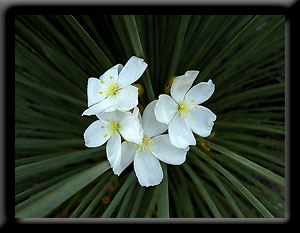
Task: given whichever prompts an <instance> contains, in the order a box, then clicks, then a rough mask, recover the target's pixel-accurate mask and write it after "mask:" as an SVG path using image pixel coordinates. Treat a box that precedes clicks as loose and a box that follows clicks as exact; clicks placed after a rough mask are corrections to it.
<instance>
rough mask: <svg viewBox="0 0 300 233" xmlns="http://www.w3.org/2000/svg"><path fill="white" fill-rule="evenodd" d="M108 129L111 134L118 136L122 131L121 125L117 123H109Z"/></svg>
mask: <svg viewBox="0 0 300 233" xmlns="http://www.w3.org/2000/svg"><path fill="white" fill-rule="evenodd" d="M107 129H108V131H109V132H110V133H111V134H115V135H117V134H118V131H119V130H120V124H119V123H118V122H116V121H114V122H109V123H108V124H107Z"/></svg>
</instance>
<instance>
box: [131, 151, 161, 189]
mask: <svg viewBox="0 0 300 233" xmlns="http://www.w3.org/2000/svg"><path fill="white" fill-rule="evenodd" d="M133 166H134V171H135V174H136V177H137V178H138V181H139V183H140V185H141V186H146V187H148V186H153V185H158V184H159V183H160V182H161V181H162V179H163V171H162V168H161V166H160V163H159V160H158V159H157V158H155V157H154V156H153V155H152V153H151V152H149V151H140V152H139V153H138V154H136V156H135V157H134V162H133Z"/></svg>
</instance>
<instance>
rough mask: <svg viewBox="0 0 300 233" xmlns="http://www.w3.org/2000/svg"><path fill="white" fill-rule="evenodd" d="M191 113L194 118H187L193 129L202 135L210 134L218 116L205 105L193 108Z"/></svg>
mask: <svg viewBox="0 0 300 233" xmlns="http://www.w3.org/2000/svg"><path fill="white" fill-rule="evenodd" d="M189 114H190V115H191V116H192V117H193V119H190V118H189V117H187V118H186V120H187V122H188V124H189V126H190V127H191V129H192V131H193V132H194V133H196V134H198V135H200V136H202V137H207V136H209V135H210V133H211V130H212V127H213V125H214V121H215V120H216V119H217V116H216V115H215V114H214V113H213V112H212V111H210V110H209V109H208V108H205V107H203V106H198V108H193V109H192V110H190V111H189Z"/></svg>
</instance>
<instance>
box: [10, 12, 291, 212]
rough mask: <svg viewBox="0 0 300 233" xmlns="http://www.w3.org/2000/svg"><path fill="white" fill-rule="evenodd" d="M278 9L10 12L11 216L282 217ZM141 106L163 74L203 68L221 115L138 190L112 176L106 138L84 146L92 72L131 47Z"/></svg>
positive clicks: (131, 180)
mask: <svg viewBox="0 0 300 233" xmlns="http://www.w3.org/2000/svg"><path fill="white" fill-rule="evenodd" d="M284 22H285V19H284V17H283V16H245V15H244V16H235V15H231V16H223V15H218V16H209V15H205V16H197V15H193V16H189V15H184V16H174V15H173V16H165V15H161V16H150V15H149V16H146V15H139V16H128V15H127V16H114V15H112V16H85V15H80V16H17V17H16V20H15V24H16V34H15V67H16V74H15V93H16V94H15V100H16V102H15V106H16V107H15V108H16V116H15V117H16V129H15V134H16V138H15V143H16V147H15V148H16V160H15V166H16V168H15V192H16V197H15V204H16V217H21V218H24V217H25V218H26V217H96V218H98V217H117V218H119V217H130V218H133V217H142V218H143V217H187V218H194V217H197V218H210V217H218V218H219V217H230V218H231V217H245V218H260V217H280V218H281V217H284V216H285V197H284V187H285V178H284V177H285V170H284V169H285V153H284V150H285V144H284V135H285V128H284V124H285V122H284V100H285V99H284V93H285V92H284V89H285V80H284V64H285V63H284V36H285V34H284ZM132 55H136V56H138V57H143V58H144V59H145V61H146V62H147V63H148V65H149V66H148V69H147V71H146V72H145V73H144V75H143V76H142V78H141V79H140V80H139V83H140V84H141V85H142V86H143V87H144V89H145V94H144V95H143V96H141V97H140V98H139V102H140V104H141V105H143V106H144V107H145V106H146V105H147V103H149V102H150V101H151V100H153V99H155V98H157V97H158V95H159V94H161V93H164V91H165V90H167V88H166V87H167V85H168V82H169V79H170V78H171V77H172V76H174V75H181V74H184V73H185V72H186V71H187V70H192V69H195V70H200V74H199V75H198V77H197V79H196V82H195V83H198V82H200V81H207V80H208V79H209V78H211V79H212V80H213V82H214V83H215V85H216V91H215V93H214V95H213V96H212V97H211V99H210V100H209V101H207V102H205V103H204V106H206V107H208V108H209V109H211V110H212V111H213V112H214V113H215V114H216V115H217V120H216V122H215V126H214V128H213V134H212V135H211V136H210V137H208V138H201V137H198V136H197V145H196V146H192V147H191V149H190V151H189V152H188V155H187V160H186V162H185V163H184V164H183V165H182V166H172V165H165V164H164V165H163V170H164V179H163V182H162V183H161V184H160V185H158V186H155V187H150V188H143V187H141V186H140V185H139V184H138V182H137V179H136V177H135V175H134V172H133V167H132V165H131V166H129V167H128V168H127V169H126V170H125V171H124V172H123V173H122V174H121V176H119V177H118V176H115V175H114V174H113V173H112V171H111V169H110V166H109V164H108V162H107V159H106V154H105V146H101V147H99V148H93V149H90V148H86V147H85V146H84V141H83V132H84V130H85V129H86V128H87V126H88V125H89V124H91V123H92V122H93V121H94V120H95V119H96V117H81V113H82V112H83V111H84V110H85V109H86V107H87V99H86V86H87V79H88V78H89V77H92V76H94V77H99V76H100V75H101V74H103V73H104V71H106V70H107V69H108V68H110V67H111V66H112V65H115V64H117V63H122V64H125V63H126V61H127V60H128V59H129V58H130V57H131V56H132Z"/></svg>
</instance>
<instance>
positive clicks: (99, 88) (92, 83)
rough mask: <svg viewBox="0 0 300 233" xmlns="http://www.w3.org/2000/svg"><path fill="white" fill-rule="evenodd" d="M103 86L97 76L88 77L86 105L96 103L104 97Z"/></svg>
mask: <svg viewBox="0 0 300 233" xmlns="http://www.w3.org/2000/svg"><path fill="white" fill-rule="evenodd" d="M105 97H106V96H105V94H104V86H103V85H102V84H101V83H100V80H99V79H97V78H89V79H88V86H87V99H88V107H90V106H91V105H93V104H96V103H98V102H100V101H101V100H103V99H104V98H105Z"/></svg>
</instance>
